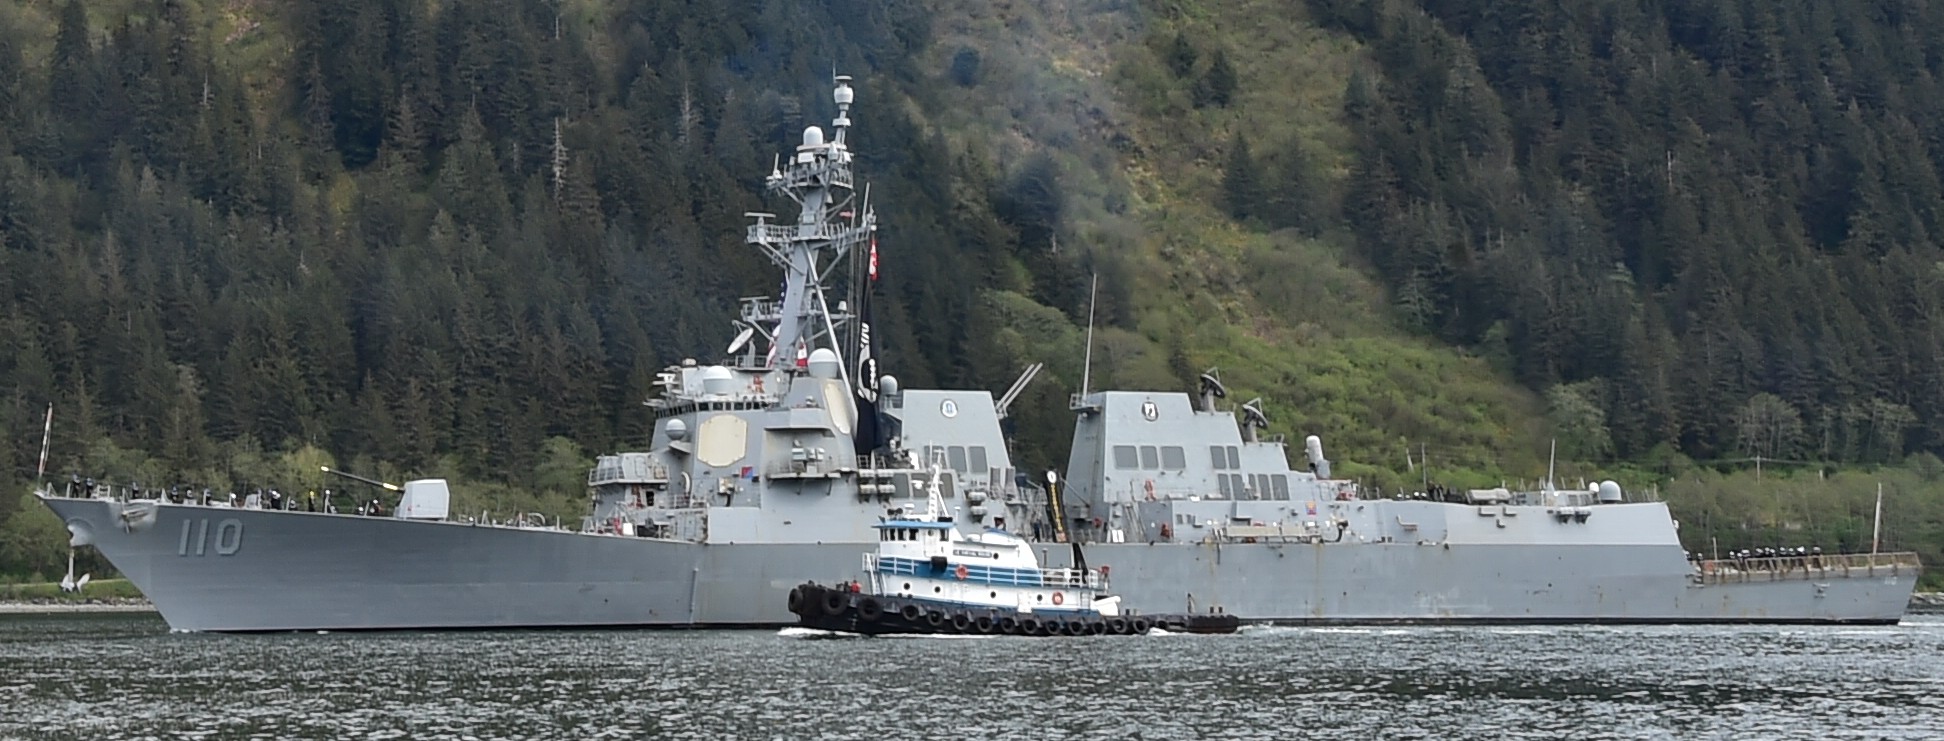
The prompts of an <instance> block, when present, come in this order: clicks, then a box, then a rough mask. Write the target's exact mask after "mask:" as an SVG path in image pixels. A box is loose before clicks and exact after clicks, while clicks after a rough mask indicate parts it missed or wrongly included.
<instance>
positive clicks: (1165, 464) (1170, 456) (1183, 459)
mask: <svg viewBox="0 0 1944 741" xmlns="http://www.w3.org/2000/svg"><path fill="white" fill-rule="evenodd" d="M1187 467H1188V454H1187V453H1185V452H1182V450H1181V446H1179V445H1164V446H1161V470H1164V471H1180V470H1182V469H1185V468H1187Z"/></svg>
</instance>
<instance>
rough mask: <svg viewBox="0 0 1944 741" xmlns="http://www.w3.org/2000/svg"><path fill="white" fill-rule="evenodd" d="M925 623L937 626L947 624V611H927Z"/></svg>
mask: <svg viewBox="0 0 1944 741" xmlns="http://www.w3.org/2000/svg"><path fill="white" fill-rule="evenodd" d="M925 624H926V625H930V626H931V627H934V628H937V627H942V626H943V625H945V613H942V612H939V611H937V610H932V611H931V612H927V613H925Z"/></svg>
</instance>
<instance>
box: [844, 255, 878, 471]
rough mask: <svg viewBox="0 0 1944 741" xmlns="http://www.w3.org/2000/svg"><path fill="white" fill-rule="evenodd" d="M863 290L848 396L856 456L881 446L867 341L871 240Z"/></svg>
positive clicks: (873, 276) (873, 278) (873, 282)
mask: <svg viewBox="0 0 1944 741" xmlns="http://www.w3.org/2000/svg"><path fill="white" fill-rule="evenodd" d="M866 264H867V268H866V272H865V281H864V287H863V290H861V291H859V292H858V293H859V295H858V297H857V353H856V357H857V376H856V377H857V380H856V383H855V384H853V386H854V390H853V391H852V396H854V397H855V398H856V400H857V430H856V432H857V434H856V436H855V437H853V438H852V441H853V442H854V443H856V446H857V454H858V455H859V456H865V455H870V454H871V452H872V451H875V450H877V449H878V448H881V447H883V446H884V443H885V441H884V429H883V425H881V424H879V423H878V405H877V402H878V369H877V355H876V353H875V352H873V351H874V349H875V348H874V343H873V342H872V340H871V290H872V289H873V288H875V287H877V279H878V253H877V239H876V238H875V237H873V238H872V239H871V253H870V258H869V260H868V262H867V263H866Z"/></svg>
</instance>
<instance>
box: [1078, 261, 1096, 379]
mask: <svg viewBox="0 0 1944 741" xmlns="http://www.w3.org/2000/svg"><path fill="white" fill-rule="evenodd" d="M1099 295H1100V274H1099V273H1094V274H1093V283H1092V284H1091V285H1089V286H1088V287H1087V352H1086V354H1085V357H1084V359H1082V360H1081V361H1080V398H1082V399H1084V398H1086V397H1087V382H1088V381H1089V380H1090V379H1089V377H1090V376H1092V375H1093V325H1094V299H1095V298H1096V297H1097V296H1099Z"/></svg>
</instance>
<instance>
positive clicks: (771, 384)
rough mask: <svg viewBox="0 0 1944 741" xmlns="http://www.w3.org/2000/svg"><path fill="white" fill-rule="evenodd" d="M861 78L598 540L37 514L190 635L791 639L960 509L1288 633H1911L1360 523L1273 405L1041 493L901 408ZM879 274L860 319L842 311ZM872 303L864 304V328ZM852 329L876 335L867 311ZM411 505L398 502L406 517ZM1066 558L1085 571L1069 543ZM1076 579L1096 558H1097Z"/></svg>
mask: <svg viewBox="0 0 1944 741" xmlns="http://www.w3.org/2000/svg"><path fill="white" fill-rule="evenodd" d="M853 99H854V92H853V90H852V88H851V86H850V84H849V80H848V79H847V78H838V80H837V85H836V90H835V93H834V102H835V104H836V109H837V115H836V118H835V120H834V121H833V125H832V128H831V130H830V132H829V135H828V136H826V134H825V132H824V131H823V130H822V129H821V128H818V127H809V128H808V129H806V130H805V131H804V132H803V138H802V143H801V144H800V145H799V146H797V147H796V148H795V149H794V151H792V152H791V153H789V155H788V156H787V158H780V159H779V161H778V162H777V164H776V165H775V166H774V167H773V168H772V171H771V172H770V173H769V175H768V177H767V178H766V186H767V189H768V191H769V192H770V193H771V194H772V195H773V196H778V197H785V198H788V199H790V200H791V201H792V202H793V203H795V204H796V205H797V207H798V208H797V214H796V216H795V218H794V219H785V220H778V219H777V218H776V217H775V216H772V215H769V214H750V217H751V218H752V220H753V222H754V223H752V224H751V225H750V226H749V227H748V228H747V233H746V238H747V241H748V242H749V244H751V245H752V246H754V247H755V248H756V249H758V250H760V251H762V253H763V254H765V255H767V256H768V257H769V259H770V260H771V261H772V262H773V263H775V264H776V265H777V266H778V267H779V268H780V269H781V270H782V272H783V279H784V290H783V292H782V295H781V297H780V298H778V297H774V296H766V297H757V298H748V299H744V300H743V302H742V305H741V312H740V316H739V317H738V319H737V321H736V324H737V325H738V328H739V330H740V331H739V333H738V334H737V335H736V337H735V339H734V341H732V342H731V343H730V344H729V346H728V349H727V350H726V351H725V352H724V356H725V357H724V358H723V359H722V360H721V361H720V362H713V363H701V362H696V361H693V360H684V361H681V362H679V363H677V364H675V365H673V366H670V367H668V368H667V369H665V370H664V371H663V372H662V373H661V374H660V376H659V381H658V385H659V386H660V389H661V391H660V394H659V396H658V397H657V398H655V399H652V400H650V401H649V412H650V413H651V414H653V415H654V433H653V437H652V439H651V441H650V444H649V446H648V449H647V450H645V451H640V452H624V453H619V454H615V455H606V456H602V457H600V458H599V459H598V460H597V462H596V464H595V466H594V468H593V470H592V471H591V472H590V473H589V475H588V484H589V490H590V496H591V508H590V512H589V515H588V516H587V517H586V518H585V520H584V521H583V522H581V523H579V525H578V527H574V528H563V527H558V526H549V525H547V523H544V522H539V521H529V520H521V519H514V520H511V521H504V522H496V521H492V520H491V519H489V518H472V519H465V518H458V517H454V516H452V513H451V512H449V510H450V507H449V492H448V488H447V484H446V482H444V481H441V480H436V479H431V480H421V481H412V482H408V483H406V484H405V485H404V486H403V487H399V488H398V489H399V499H398V501H397V504H396V506H395V507H392V508H391V509H390V511H389V512H388V513H386V514H384V516H372V515H373V514H375V513H374V512H373V511H372V510H371V509H369V508H368V509H367V510H366V511H365V513H364V514H362V515H359V514H349V513H336V512H328V511H326V512H316V511H304V510H299V509H294V508H293V507H292V506H291V504H292V503H291V501H290V500H287V499H285V500H278V499H274V498H273V499H272V500H271V501H268V502H266V501H263V500H260V499H246V500H244V501H242V502H240V503H234V504H233V503H231V502H221V501H217V502H211V501H210V500H208V499H207V498H204V499H200V500H191V499H185V498H180V497H170V496H161V495H158V494H156V493H154V492H130V491H128V490H127V489H122V488H118V487H109V488H107V489H106V490H104V489H103V488H102V487H95V486H87V487H73V486H70V487H68V488H67V489H66V490H64V491H57V490H56V489H55V488H52V487H49V488H46V489H43V490H41V491H40V492H39V495H40V498H41V500H42V501H43V502H44V503H45V504H46V505H47V506H48V507H50V508H51V509H53V510H54V512H55V513H56V514H57V515H58V516H59V517H60V518H61V519H62V520H63V521H64V522H65V523H66V526H67V529H68V531H69V533H70V534H71V538H70V541H71V543H72V544H73V545H74V546H75V547H90V546H91V547H94V548H96V549H97V550H99V551H100V552H101V553H102V554H103V555H104V556H106V557H107V559H108V560H109V561H110V562H112V563H113V564H114V565H115V567H116V568H117V569H119V570H120V571H121V572H122V573H123V574H124V575H126V576H127V577H128V578H129V580H130V581H131V582H133V583H134V584H135V586H136V587H137V588H139V589H140V590H141V591H142V592H143V594H145V595H147V596H148V597H149V599H150V600H151V601H152V602H153V603H154V604H155V606H156V608H157V609H158V610H159V611H160V612H161V614H162V616H163V618H164V619H166V620H167V621H168V623H169V625H170V627H171V628H174V629H178V630H188V631H269V630H302V629H336V630H346V629H432V628H516V627H584V626H663V627H697V626H759V625H786V624H790V623H793V622H796V621H795V620H794V619H793V616H792V615H791V613H790V612H789V611H788V609H787V602H788V600H787V596H788V594H789V592H790V590H791V589H792V588H794V587H796V586H798V585H800V584H802V583H804V582H806V581H812V580H816V579H824V578H830V577H831V576H832V575H835V574H844V573H850V572H851V571H852V570H854V569H855V568H856V566H857V564H858V563H859V561H860V558H861V556H862V555H863V554H865V553H866V552H867V551H869V550H871V549H873V548H874V547H876V545H877V544H878V542H879V533H880V529H879V528H876V527H874V526H876V525H877V524H878V523H879V520H880V516H882V515H883V514H885V512H886V511H887V510H888V509H890V508H893V507H897V506H900V504H899V503H909V502H910V501H911V500H913V499H914V498H916V497H917V496H918V494H917V492H918V489H914V486H916V487H918V488H919V489H923V488H924V487H926V486H928V484H927V483H926V482H929V481H931V479H930V470H931V466H929V465H926V464H931V463H936V464H937V466H938V467H939V468H942V469H943V476H942V478H941V480H940V482H939V484H938V485H937V489H938V491H939V495H940V497H941V498H942V501H944V503H945V506H946V507H947V508H949V509H950V510H951V512H952V516H953V518H954V519H955V521H957V522H961V523H966V524H967V525H968V526H973V527H978V528H981V529H985V530H988V531H990V530H998V531H1008V532H1011V533H1014V534H1015V536H1016V537H1020V538H1024V539H1027V540H1029V541H1037V542H1035V545H1040V546H1043V548H1042V550H1043V551H1044V552H1045V555H1043V557H1042V558H1041V559H1039V561H1038V563H1039V565H1040V566H1041V567H1043V568H1071V567H1075V566H1078V565H1077V564H1073V563H1071V559H1072V556H1071V555H1069V554H1067V553H1065V551H1067V550H1068V549H1067V548H1066V547H1065V544H1068V543H1073V542H1080V543H1084V544H1085V547H1086V552H1087V554H1088V556H1087V557H1088V559H1089V560H1090V561H1092V562H1093V563H1094V564H1096V565H1101V566H1107V567H1110V568H1111V569H1112V573H1113V574H1114V584H1115V590H1116V592H1117V596H1119V597H1120V599H1121V600H1122V602H1121V605H1122V606H1123V607H1124V608H1125V609H1129V610H1135V611H1140V612H1143V613H1168V612H1179V613H1185V614H1195V613H1202V614H1206V613H1225V614H1233V615H1236V616H1238V617H1240V618H1242V619H1245V620H1254V621H1271V622H1330V621H1347V622H1387V621H1399V622H1497V621H1512V622H1601V621H1608V622H1732V621H1748V622H1835V623H1841V622H1856V623H1888V622H1895V621H1896V620H1898V619H1899V618H1900V616H1901V615H1902V613H1903V608H1904V605H1905V603H1906V602H1907V601H1908V599H1909V596H1910V593H1911V590H1912V588H1913V586H1914V584H1915V580H1916V576H1917V571H1918V565H1917V562H1916V560H1915V556H1914V555H1912V554H1908V553H1896V554H1872V555H1846V556H1839V555H1829V556H1823V555H1820V554H1818V555H1813V556H1793V557H1778V558H1765V559H1764V558H1755V559H1749V558H1737V559H1729V560H1704V561H1698V560H1691V559H1690V558H1688V557H1687V556H1686V554H1685V552H1684V551H1683V550H1682V547H1681V544H1680V541H1679V537H1678V533H1677V527H1676V523H1675V522H1674V521H1673V519H1672V518H1671V516H1670V515H1669V512H1668V510H1667V507H1666V506H1665V505H1664V504H1661V503H1658V502H1629V501H1626V500H1627V497H1626V495H1625V494H1624V493H1623V492H1621V491H1620V490H1619V487H1617V486H1604V485H1603V486H1599V487H1595V488H1594V490H1591V491H1556V490H1552V489H1550V488H1547V489H1546V490H1544V491H1540V492H1526V493H1515V492H1508V491H1503V490H1487V491H1473V492H1465V493H1463V494H1462V496H1457V497H1449V498H1446V500H1430V499H1418V498H1403V499H1365V498H1363V495H1362V492H1360V491H1359V490H1358V488H1357V486H1356V485H1355V484H1354V483H1353V482H1350V481H1346V480H1340V479H1335V478H1332V476H1331V473H1330V466H1329V461H1328V460H1327V459H1326V458H1324V456H1323V450H1322V446H1321V441H1320V440H1318V439H1317V438H1316V437H1314V436H1312V437H1310V438H1308V439H1307V440H1306V441H1305V446H1304V452H1305V454H1306V455H1307V457H1308V465H1307V467H1306V470H1292V469H1291V468H1290V467H1289V462H1288V458H1287V454H1286V451H1285V449H1284V446H1283V443H1282V441H1281V440H1280V439H1275V438H1266V439H1265V438H1262V437H1261V435H1260V434H1259V431H1260V430H1261V429H1262V428H1263V427H1265V426H1266V424H1267V420H1266V417H1264V415H1263V414H1262V412H1261V407H1260V405H1259V404H1254V403H1252V404H1247V405H1243V406H1242V407H1241V412H1242V414H1243V418H1242V420H1241V424H1240V425H1238V424H1237V420H1236V418H1235V416H1234V412H1233V411H1224V410H1221V409H1218V408H1217V401H1218V399H1220V398H1221V397H1222V396H1223V395H1224V393H1225V392H1224V390H1223V389H1222V388H1221V386H1220V383H1219V380H1218V379H1216V378H1214V377H1213V376H1212V375H1211V376H1209V377H1208V378H1207V379H1206V381H1205V383H1204V387H1203V389H1202V394H1201V399H1200V403H1199V404H1196V403H1195V401H1194V400H1193V399H1192V398H1191V397H1190V395H1189V394H1187V393H1183V392H1135V391H1105V392H1094V393H1082V394H1081V395H1079V396H1077V397H1076V398H1075V399H1074V400H1073V405H1072V406H1073V410H1074V411H1075V412H1076V414H1077V416H1078V422H1077V425H1076V429H1075V433H1074V440H1073V448H1072V450H1071V454H1070V458H1069V468H1068V474H1069V475H1068V479H1069V481H1070V482H1071V483H1070V484H1069V488H1068V489H1067V490H1065V491H1059V490H1056V489H1050V488H1048V489H1042V488H1040V487H1037V486H1031V485H1026V484H1023V483H1021V481H1022V480H1024V479H1025V478H1026V477H1023V476H1020V475H1018V473H1017V472H1016V471H1014V470H1013V468H1012V464H1011V461H1010V458H1009V455H1008V452H1007V449H1006V447H1005V443H1004V440H1003V437H1002V434H1001V430H1000V420H1001V419H1002V418H1003V417H1004V416H1005V413H1006V409H1007V407H1008V406H1009V404H1010V401H1011V400H1012V399H1013V398H1016V397H1017V395H1018V393H1019V390H1020V389H1021V388H1022V386H1023V384H1024V383H1026V382H1028V381H1030V379H1031V377H1032V374H1033V373H1034V372H1035V371H1036V370H1037V366H1035V367H1034V368H1029V369H1028V371H1027V373H1026V374H1025V375H1022V376H1021V378H1020V381H1019V383H1016V384H1015V385H1014V386H1013V388H1012V389H1011V390H1010V391H1008V392H1007V393H1006V394H1004V395H1002V396H1001V397H999V398H996V399H995V398H994V396H993V394H992V393H990V392H988V391H981V390H925V389H901V388H899V385H898V384H897V383H896V381H895V380H894V379H892V378H891V377H889V376H881V375H879V374H878V373H877V369H876V363H875V359H874V357H873V354H872V352H871V343H870V331H869V303H868V302H869V298H870V291H869V287H870V284H871V283H872V282H873V280H874V275H875V265H876V249H875V241H874V239H873V235H874V234H875V231H876V228H877V221H876V217H875V214H874V212H873V211H872V209H871V207H870V204H869V203H868V202H867V201H868V198H866V197H863V196H861V195H860V194H859V192H858V189H857V188H856V187H855V185H854V181H853V172H852V153H851V152H850V150H849V149H848V148H847V146H846V144H845V137H846V132H847V130H848V129H849V127H850V124H851V121H850V118H849V116H850V112H851V107H852V103H853ZM846 264H851V265H855V266H858V267H857V269H854V270H852V271H850V272H852V273H854V274H857V275H858V278H857V279H856V280H855V281H854V284H855V285H853V286H852V289H853V290H852V291H851V292H850V298H851V301H845V300H841V299H840V300H836V301H833V300H831V299H832V297H831V296H830V295H828V294H832V293H836V292H837V289H836V276H838V275H841V274H843V273H845V272H846V271H844V270H843V269H842V266H844V265H846ZM852 301H854V302H855V303H854V304H853V303H852ZM853 306H854V307H855V308H853ZM386 504H387V505H389V504H390V503H389V502H387V503H386ZM1053 543H1059V544H1061V546H1060V547H1053ZM1076 552H1077V551H1076Z"/></svg>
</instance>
